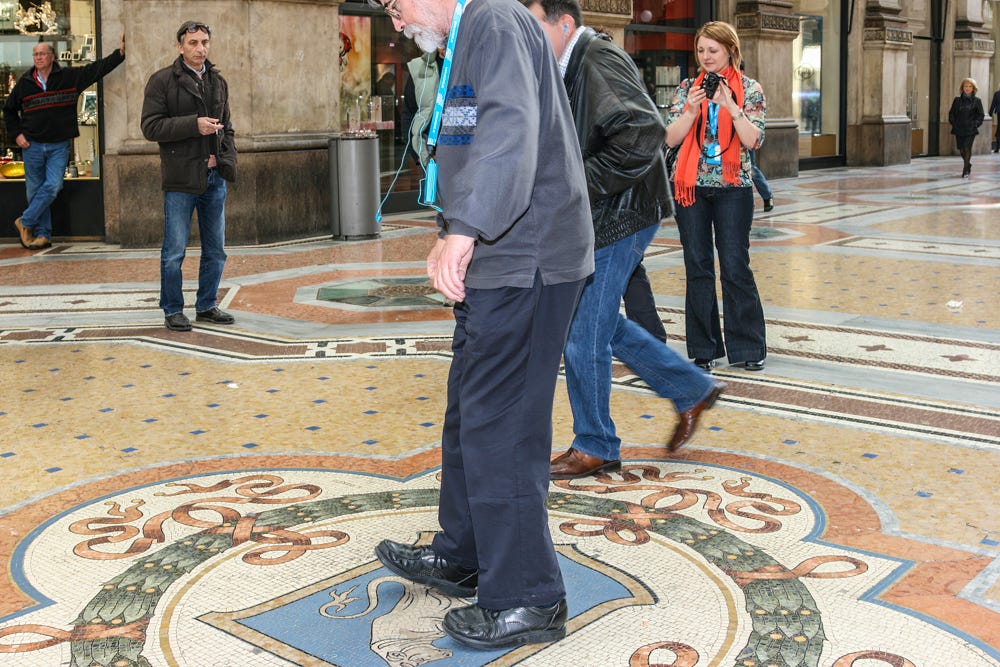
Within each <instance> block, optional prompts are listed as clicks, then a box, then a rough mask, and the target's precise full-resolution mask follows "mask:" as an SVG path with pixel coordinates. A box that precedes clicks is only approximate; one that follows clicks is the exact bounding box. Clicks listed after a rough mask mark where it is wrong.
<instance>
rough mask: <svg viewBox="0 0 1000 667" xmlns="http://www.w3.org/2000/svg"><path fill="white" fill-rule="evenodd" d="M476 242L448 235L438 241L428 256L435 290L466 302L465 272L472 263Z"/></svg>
mask: <svg viewBox="0 0 1000 667" xmlns="http://www.w3.org/2000/svg"><path fill="white" fill-rule="evenodd" d="M475 245H476V240H475V239H474V238H472V237H471V236H461V235H459V234H448V235H446V236H445V237H444V239H438V241H437V243H435V244H434V247H433V248H432V249H431V253H430V255H428V256H427V276H428V277H429V278H430V279H431V285H433V286H434V289H436V290H437V291H439V292H441V294H443V295H445V297H447V298H449V299H451V300H453V301H464V300H465V270H466V269H467V268H468V266H469V262H471V261H472V250H473V248H475Z"/></svg>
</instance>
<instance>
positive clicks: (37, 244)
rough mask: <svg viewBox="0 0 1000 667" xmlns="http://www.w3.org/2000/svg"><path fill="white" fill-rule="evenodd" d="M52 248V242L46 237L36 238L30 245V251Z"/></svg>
mask: <svg viewBox="0 0 1000 667" xmlns="http://www.w3.org/2000/svg"><path fill="white" fill-rule="evenodd" d="M51 247H52V240H51V239H49V238H47V237H45V236H36V237H35V239H34V240H33V241H32V242H31V243H29V244H28V249H29V250H44V249H45V248H51Z"/></svg>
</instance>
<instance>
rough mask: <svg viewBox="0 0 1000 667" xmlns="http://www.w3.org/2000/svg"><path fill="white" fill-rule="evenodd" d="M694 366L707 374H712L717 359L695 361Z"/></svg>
mask: <svg viewBox="0 0 1000 667" xmlns="http://www.w3.org/2000/svg"><path fill="white" fill-rule="evenodd" d="M694 365H695V366H697V367H698V368H700V369H701V370H703V371H705V372H706V373H711V372H712V369H713V368H715V359H695V360H694Z"/></svg>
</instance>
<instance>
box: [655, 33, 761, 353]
mask: <svg viewBox="0 0 1000 667" xmlns="http://www.w3.org/2000/svg"><path fill="white" fill-rule="evenodd" d="M694 46H695V55H696V56H697V58H698V64H699V65H700V66H701V71H700V72H699V73H698V75H697V76H695V77H694V78H690V79H686V80H685V81H683V82H681V85H680V86H679V87H678V88H677V92H676V93H675V95H674V100H673V104H671V106H670V110H669V117H668V119H667V132H666V143H667V145H668V146H670V147H674V146H678V145H679V146H680V150H679V151H678V154H677V165H676V169H675V172H674V198H675V199H676V200H677V204H678V205H677V229H678V231H679V232H680V238H681V245H682V246H683V247H684V268H685V273H686V275H687V295H686V297H685V319H686V321H687V322H686V334H687V352H688V356H689V357H691V358H692V359H694V362H695V364H697V365H698V366H700V367H702V368H704V369H705V370H711V369H712V368H713V367H714V366H715V360H716V359H718V358H720V357H724V356H725V357H728V359H729V363H731V364H735V365H739V366H743V367H744V368H746V369H747V370H752V371H759V370H761V369H763V368H764V358H765V357H766V356H767V342H766V338H765V332H764V309H763V307H762V306H761V302H760V295H759V294H758V292H757V283H756V282H755V281H754V277H753V271H751V270H750V225H751V223H752V222H753V191H752V173H753V172H752V165H751V162H750V152H751V151H753V150H756V149H757V148H760V145H761V144H762V143H763V141H764V112H765V101H764V92H763V90H762V89H761V87H760V84H759V83H757V82H756V81H754V80H753V79H751V78H749V77H747V76H744V75H743V74H742V73H741V72H740V60H741V56H740V39H739V37H738V36H737V35H736V30H735V29H733V27H732V26H731V25H729V24H728V23H725V22H722V21H712V22H710V23H706V24H705V25H703V26H702V27H701V28H699V29H698V32H696V33H695V37H694ZM716 77H717V78H718V82H717V84H715V82H713V79H714V78H716ZM706 79H707V80H706ZM713 84H714V85H716V88H715V92H714V94H713V95H712V97H711V98H709V96H708V95H707V94H706V89H708V91H711V89H712V87H713ZM713 241H714V247H715V248H716V249H718V251H719V267H720V269H721V279H722V306H723V315H724V317H725V325H724V328H723V327H720V322H719V303H718V300H717V298H716V294H715V255H714V250H713ZM723 331H724V334H725V335H724V337H723Z"/></svg>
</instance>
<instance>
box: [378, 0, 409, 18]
mask: <svg viewBox="0 0 1000 667" xmlns="http://www.w3.org/2000/svg"><path fill="white" fill-rule="evenodd" d="M396 2H397V0H389V1H388V2H385V3H382V2H378V0H374V4H376V5H378V6H379V7H381V8H382V11H384V12H385V13H386V14H388V15H389V18H391V19H396V20H397V21H398V20H400V19H401V18H403V17H402V15H401V14H400V13H399V10H398V9H396Z"/></svg>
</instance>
